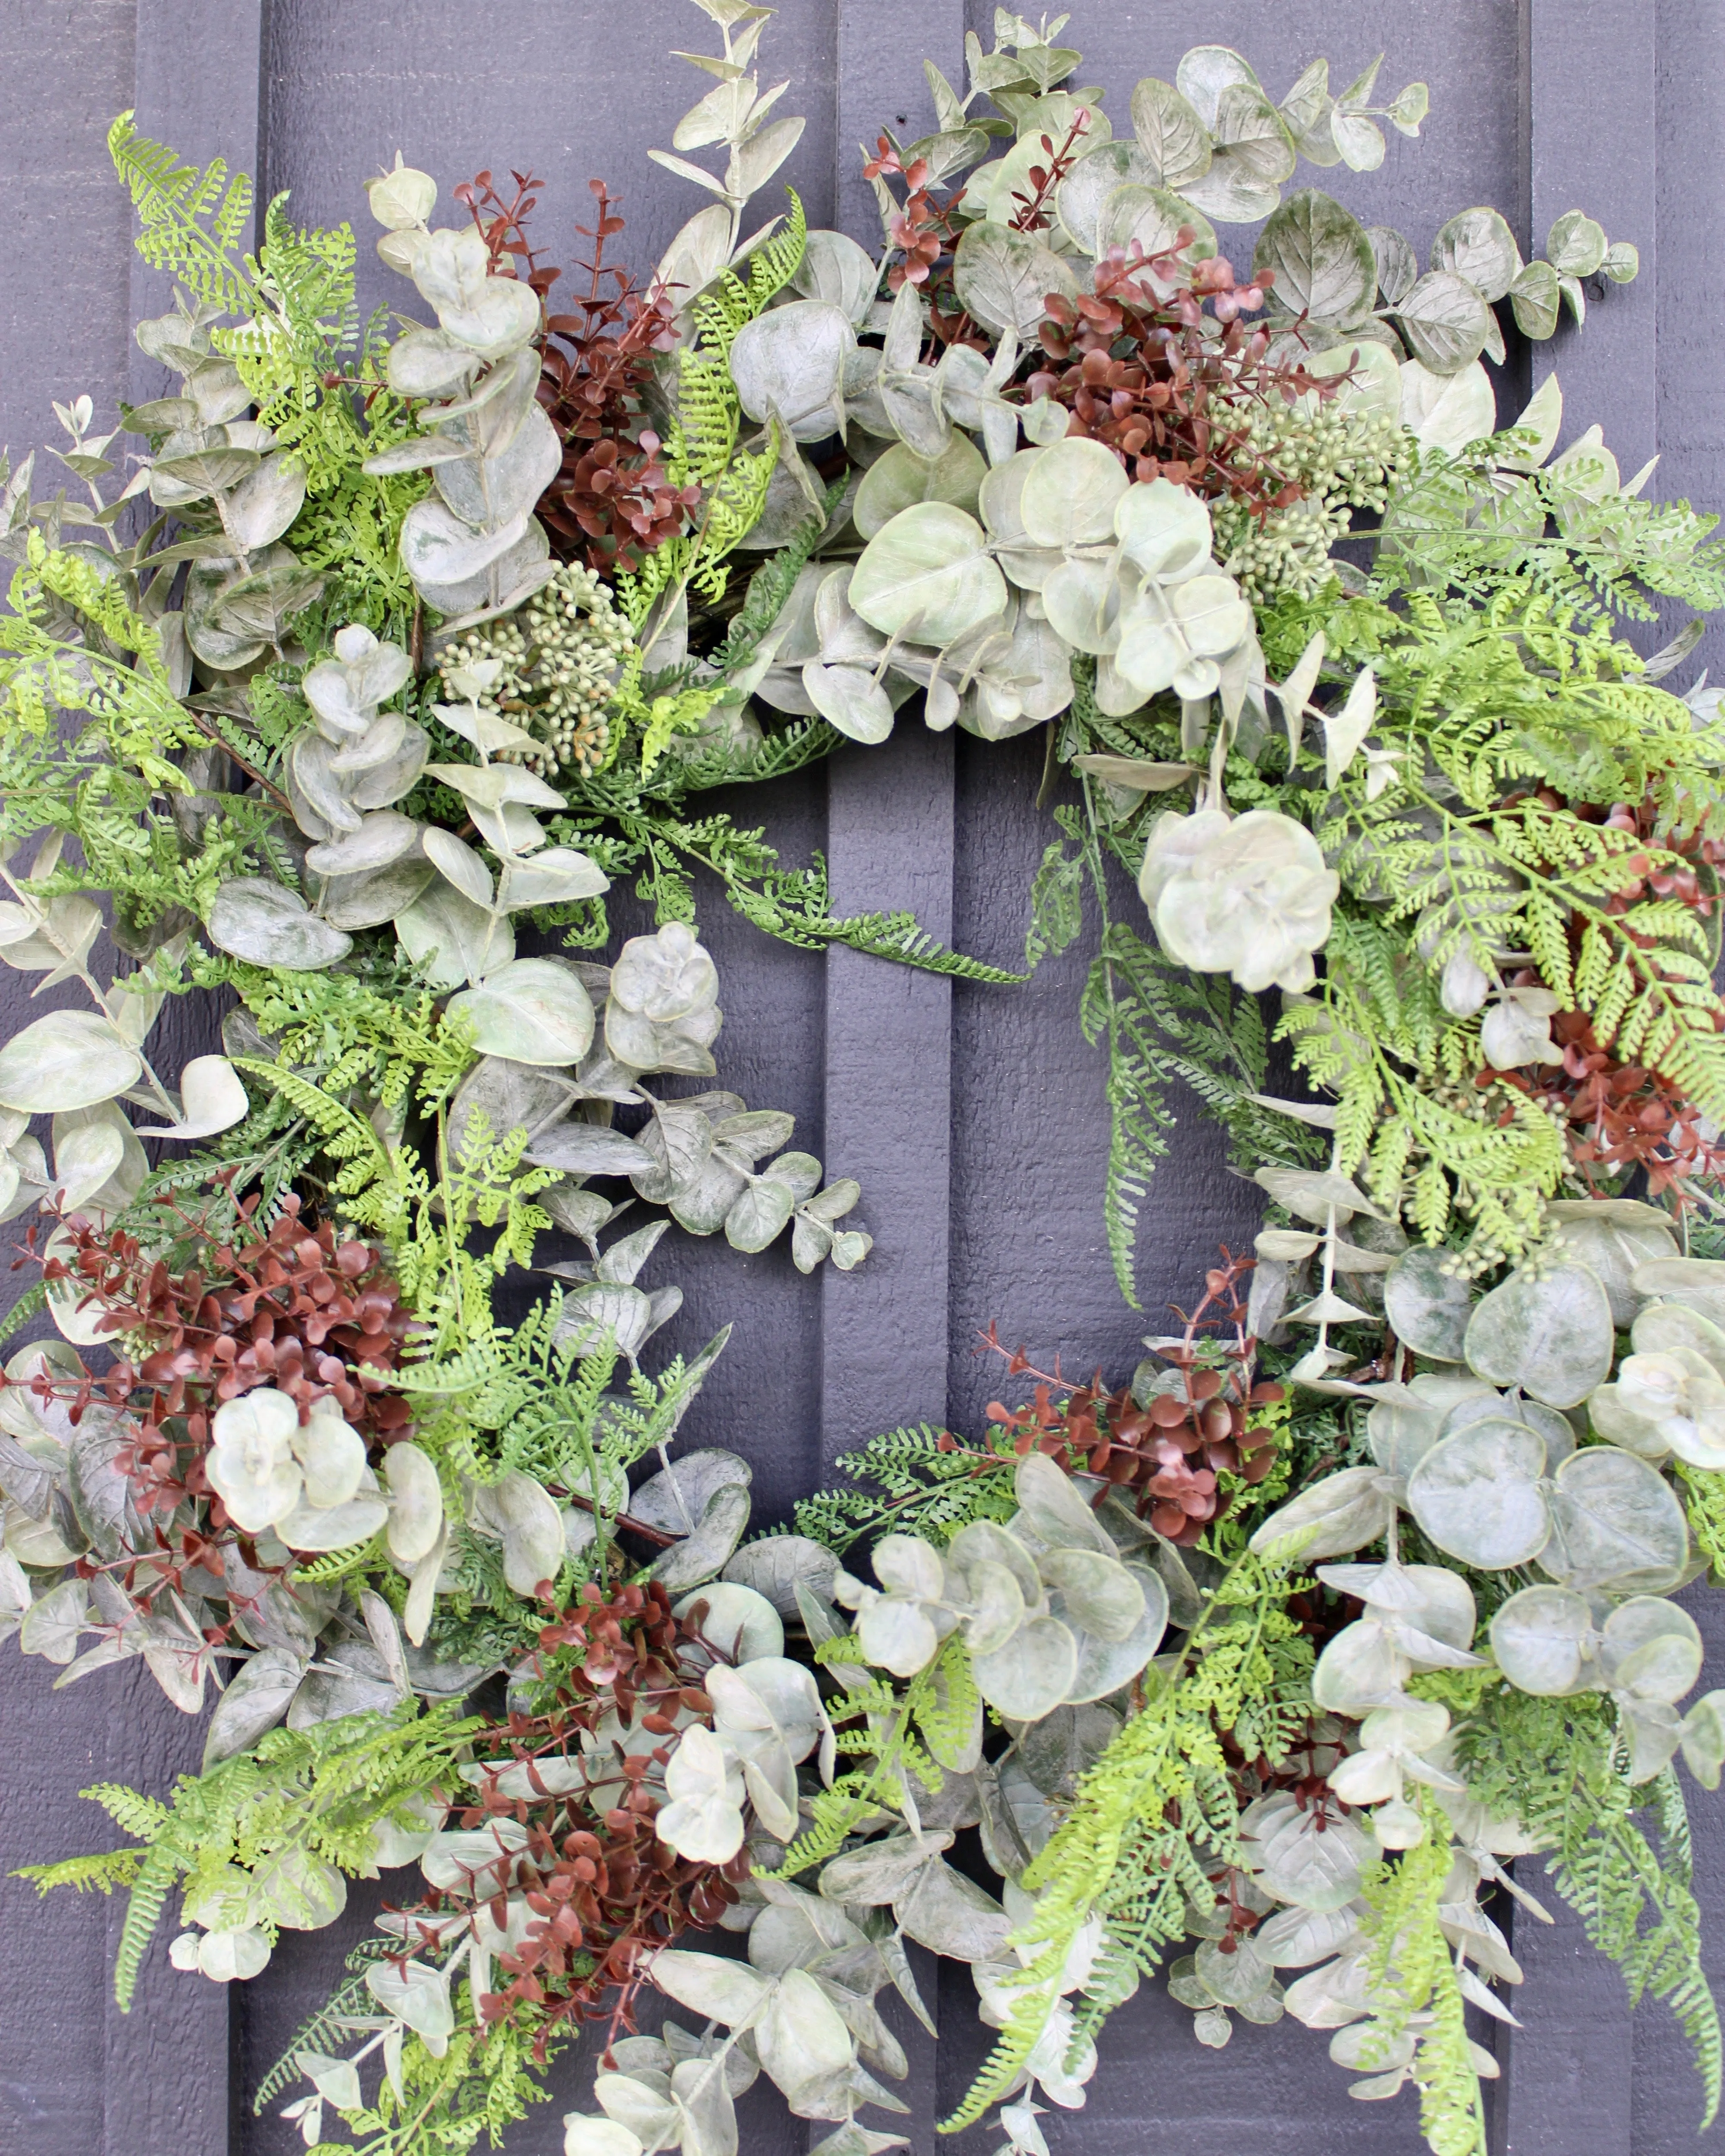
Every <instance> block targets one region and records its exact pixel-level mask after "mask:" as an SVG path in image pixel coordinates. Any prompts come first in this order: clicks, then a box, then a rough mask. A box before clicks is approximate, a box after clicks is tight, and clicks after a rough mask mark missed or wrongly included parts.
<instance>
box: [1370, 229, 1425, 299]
mask: <svg viewBox="0 0 1725 2156" xmlns="http://www.w3.org/2000/svg"><path fill="white" fill-rule="evenodd" d="M1366 238H1367V239H1368V241H1369V242H1370V243H1371V249H1372V255H1373V259H1374V260H1375V262H1376V263H1377V265H1378V297H1379V299H1381V300H1383V301H1384V305H1386V306H1390V307H1393V306H1394V305H1395V303H1396V301H1397V300H1402V299H1405V298H1406V297H1407V295H1408V294H1409V292H1411V291H1412V290H1413V289H1414V285H1415V284H1416V283H1417V282H1418V281H1419V277H1420V258H1419V256H1418V255H1417V254H1414V250H1413V248H1412V247H1411V246H1410V245H1409V243H1408V241H1407V240H1406V239H1404V237H1403V236H1402V234H1400V233H1399V232H1398V231H1397V230H1396V229H1395V228H1394V225H1389V224H1368V226H1367V227H1366Z"/></svg>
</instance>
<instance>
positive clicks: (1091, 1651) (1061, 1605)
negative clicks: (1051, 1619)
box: [1051, 1564, 1168, 1707]
mask: <svg viewBox="0 0 1725 2156" xmlns="http://www.w3.org/2000/svg"><path fill="white" fill-rule="evenodd" d="M1125 1570H1126V1571H1127V1573H1128V1574H1129V1575H1130V1576H1131V1578H1132V1580H1133V1582H1134V1583H1135V1584H1136V1585H1137V1586H1138V1587H1139V1588H1140V1589H1142V1592H1143V1598H1144V1609H1143V1614H1142V1616H1141V1617H1140V1618H1139V1619H1138V1621H1137V1624H1135V1625H1133V1627H1132V1630H1131V1631H1130V1632H1128V1633H1127V1635H1126V1637H1125V1638H1124V1639H1123V1640H1104V1639H1101V1638H1100V1637H1099V1636H1098V1635H1096V1634H1095V1633H1093V1632H1088V1631H1081V1632H1080V1633H1079V1634H1078V1669H1077V1673H1076V1676H1074V1677H1073V1679H1072V1682H1071V1684H1070V1686H1069V1687H1068V1689H1067V1693H1066V1698H1067V1701H1068V1703H1069V1704H1070V1705H1072V1706H1075V1707H1076V1706H1082V1705H1084V1704H1085V1703H1086V1702H1089V1701H1091V1700H1098V1699H1106V1698H1108V1697H1111V1694H1113V1693H1115V1692H1117V1691H1119V1690H1120V1688H1121V1687H1122V1685H1128V1684H1130V1683H1131V1682H1132V1679H1133V1678H1134V1677H1135V1676H1137V1674H1138V1672H1139V1671H1140V1670H1142V1668H1143V1667H1144V1666H1145V1665H1146V1664H1147V1662H1148V1661H1149V1660H1150V1657H1151V1656H1152V1655H1153V1654H1154V1653H1155V1652H1156V1650H1157V1649H1158V1647H1159V1646H1160V1645H1161V1644H1162V1635H1163V1633H1164V1632H1165V1631H1166V1630H1168V1586H1167V1584H1166V1582H1165V1581H1164V1580H1163V1578H1161V1576H1160V1575H1159V1574H1158V1573H1154V1572H1152V1571H1150V1570H1149V1569H1148V1568H1147V1567H1145V1566H1143V1565H1140V1564H1129V1565H1127V1567H1126V1568H1125ZM1051 1606H1052V1608H1053V1609H1054V1612H1055V1614H1056V1615H1058V1616H1063V1617H1065V1618H1068V1619H1070V1617H1071V1614H1072V1613H1071V1612H1070V1609H1068V1608H1067V1606H1066V1599H1065V1595H1064V1594H1056V1595H1055V1596H1054V1598H1053V1599H1052V1605H1051Z"/></svg>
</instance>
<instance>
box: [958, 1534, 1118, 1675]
mask: <svg viewBox="0 0 1725 2156" xmlns="http://www.w3.org/2000/svg"><path fill="white" fill-rule="evenodd" d="M1069 1554H1076V1553H1069ZM1103 1561H1104V1560H1102V1559H1100V1558H1099V1559H1098V1560H1097V1562H1098V1563H1101V1562H1103ZM964 1585H965V1589H966V1592H967V1594H968V1597H969V1599H970V1605H971V1606H970V1610H969V1613H968V1615H967V1616H966V1617H965V1620H964V1640H965V1645H967V1646H968V1648H969V1649H970V1650H971V1652H972V1653H973V1655H988V1654H993V1652H994V1651H995V1650H996V1649H997V1648H1000V1647H1004V1645H1006V1643H1007V1641H1008V1640H1010V1639H1011V1638H1012V1636H1013V1635H1014V1633H1015V1632H1016V1631H1017V1630H1018V1629H1019V1625H1022V1624H1023V1623H1024V1595H1023V1594H1022V1593H1021V1592H1020V1591H1019V1583H1018V1580H1017V1578H1016V1577H1015V1576H1014V1574H1013V1573H1010V1572H1009V1571H1008V1569H1007V1568H1006V1567H1005V1566H1004V1564H994V1563H991V1562H990V1561H989V1560H988V1558H981V1559H979V1560H978V1562H977V1563H974V1564H973V1565H971V1566H970V1567H969V1568H968V1569H967V1571H966V1572H965V1573H964Z"/></svg>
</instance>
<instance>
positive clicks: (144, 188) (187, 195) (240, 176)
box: [108, 112, 261, 314]
mask: <svg viewBox="0 0 1725 2156" xmlns="http://www.w3.org/2000/svg"><path fill="white" fill-rule="evenodd" d="M108 154H109V156H110V157H111V158H112V159H113V161H114V169H115V171H116V172H117V173H118V174H119V176H120V177H121V179H122V180H123V181H124V182H126V187H128V189H129V190H130V191H131V199H132V204H133V207H134V208H136V211H137V213H138V223H139V227H140V229H139V232H138V236H137V242H136V244H137V250H138V252H139V254H141V255H142V256H143V258H144V259H145V261H146V262H147V263H148V264H150V265H151V268H152V269H166V270H167V271H169V272H170V273H171V275H173V276H175V277H177V279H178V280H179V281H180V283H181V284H182V285H184V286H185V288H186V290H187V291H188V292H189V293H190V294H191V295H193V298H194V299H196V300H199V301H200V302H202V303H203V305H208V306H212V307H215V308H218V309H220V310H222V311H223V312H226V313H229V314H254V313H255V312H256V311H258V309H259V306H260V305H261V297H260V295H259V291H258V289H257V286H256V285H255V284H254V282H253V280H252V279H251V277H250V275H249V274H248V272H247V270H246V269H245V268H244V266H243V264H241V262H240V261H239V259H238V255H237V253H236V250H237V249H239V246H240V244H241V243H242V241H243V240H244V236H245V233H246V230H247V228H248V226H249V223H250V221H251V213H252V183H251V182H250V180H249V178H247V177H246V175H245V174H244V172H235V173H234V174H232V175H231V176H230V174H229V172H228V163H227V160H226V159H225V158H223V157H217V158H215V159H213V161H212V162H210V163H209V164H208V165H207V166H206V167H204V169H203V171H202V172H199V171H198V167H196V166H195V165H185V164H182V163H181V162H180V160H179V157H178V155H177V152H176V151H172V150H170V149H168V148H167V146H165V145H164V144H162V143H160V142H152V141H150V139H149V138H148V136H143V135H140V134H139V133H138V131H137V130H136V128H135V127H134V126H133V125H132V115H131V113H130V112H122V113H121V115H120V116H119V118H118V119H117V120H116V121H115V122H114V124H113V126H111V127H110V129H109V131H108Z"/></svg>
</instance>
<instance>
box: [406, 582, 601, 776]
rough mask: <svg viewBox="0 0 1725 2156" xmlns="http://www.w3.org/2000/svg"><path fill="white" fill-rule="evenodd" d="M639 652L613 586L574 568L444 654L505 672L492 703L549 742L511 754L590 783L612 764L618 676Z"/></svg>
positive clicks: (545, 771)
mask: <svg viewBox="0 0 1725 2156" xmlns="http://www.w3.org/2000/svg"><path fill="white" fill-rule="evenodd" d="M633 650H634V637H633V635H632V634H631V633H630V629H629V623H628V621H627V619H625V618H624V615H622V614H620V613H619V612H618V611H617V609H616V608H615V607H614V605H613V603H612V600H611V593H610V589H609V588H608V586H607V585H606V584H604V583H601V581H600V580H599V578H598V577H597V576H596V575H595V574H594V573H593V571H592V570H591V569H589V568H587V567H584V566H583V564H582V563H580V562H567V563H566V564H565V565H564V566H563V567H562V568H560V569H559V570H558V571H557V574H556V575H555V576H554V577H552V578H551V580H550V582H549V583H547V584H545V585H544V586H542V588H541V589H540V590H538V591H537V592H536V593H534V595H533V597H532V598H531V599H529V600H528V602H527V603H526V606H525V607H524V608H522V609H521V612H520V613H515V614H511V615H510V616H509V617H508V619H506V620H503V621H495V622H488V623H486V624H485V625H484V626H483V627H482V628H479V629H470V630H469V631H468V632H467V634H465V636H463V637H460V638H459V639H457V640H456V641H455V642H454V643H453V644H450V645H449V647H448V648H447V649H445V650H444V652H443V654H441V657H440V659H439V665H440V666H441V667H442V669H443V670H444V674H445V675H447V674H448V672H449V669H450V668H451V667H456V666H471V665H473V664H474V663H475V660H485V659H495V660H501V662H502V665H503V671H502V673H501V675H499V676H498V678H497V681H496V684H495V687H494V688H493V690H492V691H491V696H490V699H489V702H490V707H491V708H492V709H494V710H495V711H498V712H500V713H501V715H502V716H504V717H506V718H509V719H512V720H513V721H515V723H516V725H517V726H525V727H526V729H527V730H528V731H530V732H531V733H532V734H534V735H535V736H536V737H537V740H538V742H539V743H540V744H541V746H539V747H537V748H536V749H520V750H515V751H506V752H505V760H507V761H513V762H519V763H524V764H526V765H527V767H529V768H530V769H531V770H534V771H536V772H538V773H540V775H541V776H542V777H545V778H548V777H549V776H550V775H551V774H552V773H553V772H556V771H558V770H568V769H573V770H576V771H578V772H580V773H581V774H582V775H583V778H590V777H591V776H592V775H593V773H594V772H596V771H602V770H603V769H604V767H605V766H606V765H607V764H608V762H610V760H611V753H612V748H613V727H612V724H611V721H610V720H609V719H608V717H607V716H606V712H607V707H608V705H609V704H610V702H611V701H612V698H613V696H614V694H615V692H616V688H617V681H618V676H619V673H620V672H621V670H622V669H623V666H624V663H625V661H626V660H627V659H628V657H629V654H630V652H631V651H633Z"/></svg>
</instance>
